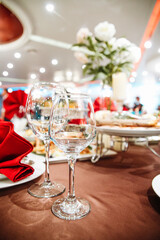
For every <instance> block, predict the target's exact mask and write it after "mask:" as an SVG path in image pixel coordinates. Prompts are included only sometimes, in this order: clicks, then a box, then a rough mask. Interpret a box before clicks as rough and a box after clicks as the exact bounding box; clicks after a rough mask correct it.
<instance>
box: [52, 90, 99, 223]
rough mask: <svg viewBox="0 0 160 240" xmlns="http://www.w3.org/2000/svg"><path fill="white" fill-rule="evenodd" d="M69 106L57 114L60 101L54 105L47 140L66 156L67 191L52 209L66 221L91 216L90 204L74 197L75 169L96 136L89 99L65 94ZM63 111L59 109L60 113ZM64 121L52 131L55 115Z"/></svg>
mask: <svg viewBox="0 0 160 240" xmlns="http://www.w3.org/2000/svg"><path fill="white" fill-rule="evenodd" d="M67 98H68V103H66V106H68V108H67V107H66V108H65V111H59V114H57V110H58V109H59V107H61V106H60V103H59V101H60V99H61V100H62V99H63V102H65V101H64V98H63V96H61V98H60V99H59V101H57V102H53V106H52V110H51V118H50V138H51V140H52V141H53V142H54V143H55V144H56V145H57V146H58V147H59V148H60V149H61V150H62V151H63V152H64V153H65V154H66V156H67V159H68V165H69V191H68V195H67V197H66V198H62V199H58V200H57V201H55V202H54V204H53V206H52V212H53V214H55V215H56V216H57V217H59V218H62V219H66V220H75V219H80V218H82V217H84V216H86V215H87V214H88V213H89V212H90V204H89V203H88V201H87V200H85V199H83V198H79V197H76V196H75V189H74V167H75V163H76V159H77V156H78V154H79V153H80V152H81V151H82V150H83V149H85V148H86V147H87V146H88V145H89V144H90V143H91V142H92V140H93V139H94V137H95V135H96V123H95V118H94V110H93V105H92V101H91V98H90V97H89V96H88V95H86V94H82V93H67ZM61 110H62V109H61ZM64 112H65V114H66V121H65V123H64V124H63V126H62V127H61V128H60V129H59V130H58V131H54V125H56V121H55V118H56V114H57V115H58V118H59V120H60V119H64V117H63V115H64Z"/></svg>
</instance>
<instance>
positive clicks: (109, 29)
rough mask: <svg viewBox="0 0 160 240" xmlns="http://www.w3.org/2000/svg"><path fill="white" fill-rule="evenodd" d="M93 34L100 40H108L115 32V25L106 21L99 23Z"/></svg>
mask: <svg viewBox="0 0 160 240" xmlns="http://www.w3.org/2000/svg"><path fill="white" fill-rule="evenodd" d="M94 32H95V36H96V37H97V38H98V39H99V40H101V41H109V40H110V39H111V38H112V37H113V36H114V34H115V33H116V29H115V26H114V25H113V24H111V23H108V22H107V21H105V22H102V23H99V24H98V25H97V26H96V27H95V29H94Z"/></svg>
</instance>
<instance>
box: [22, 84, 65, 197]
mask: <svg viewBox="0 0 160 240" xmlns="http://www.w3.org/2000/svg"><path fill="white" fill-rule="evenodd" d="M62 93H63V96H64V95H65V92H64V89H63V88H62V87H60V86H59V85H57V84H53V83H49V82H38V83H35V84H34V85H33V87H32V88H31V90H30V93H29V94H28V98H27V103H26V117H27V120H28V124H29V126H30V128H31V129H32V131H33V133H34V134H35V135H36V137H37V138H38V139H41V140H42V141H43V142H44V145H45V176H44V182H43V183H40V184H33V185H31V187H30V188H29V189H28V192H29V193H30V194H31V195H32V196H34V197H39V198H48V197H54V196H57V195H59V194H61V193H63V192H64V191H65V186H64V185H62V184H60V183H56V182H53V183H52V182H51V180H50V177H49V148H50V137H49V132H48V128H49V120H50V113H51V106H52V100H53V99H56V98H57V97H58V96H59V95H60V94H62Z"/></svg>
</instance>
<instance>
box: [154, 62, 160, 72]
mask: <svg viewBox="0 0 160 240" xmlns="http://www.w3.org/2000/svg"><path fill="white" fill-rule="evenodd" d="M155 71H156V72H157V73H160V63H157V64H156V65H155Z"/></svg>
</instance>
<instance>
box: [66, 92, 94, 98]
mask: <svg viewBox="0 0 160 240" xmlns="http://www.w3.org/2000/svg"><path fill="white" fill-rule="evenodd" d="M66 95H67V97H70V96H75V97H82V98H91V97H90V95H89V94H87V93H81V92H77V93H76V92H74V93H72V92H67V93H66Z"/></svg>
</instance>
